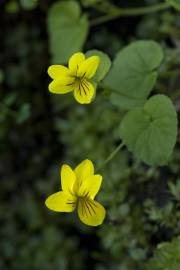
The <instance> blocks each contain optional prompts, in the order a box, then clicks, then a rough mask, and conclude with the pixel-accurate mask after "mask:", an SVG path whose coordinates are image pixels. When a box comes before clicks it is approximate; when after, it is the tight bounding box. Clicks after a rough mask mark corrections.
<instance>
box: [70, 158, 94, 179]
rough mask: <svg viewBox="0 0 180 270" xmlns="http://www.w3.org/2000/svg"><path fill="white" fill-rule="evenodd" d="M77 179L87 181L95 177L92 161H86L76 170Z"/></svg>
mask: <svg viewBox="0 0 180 270" xmlns="http://www.w3.org/2000/svg"><path fill="white" fill-rule="evenodd" d="M74 172H75V174H76V178H77V179H82V180H84V179H86V178H88V177H89V176H93V175H94V165H93V163H92V161H91V160H89V159H85V160H84V161H82V162H81V163H80V164H79V165H78V166H77V167H76V168H75V170H74Z"/></svg>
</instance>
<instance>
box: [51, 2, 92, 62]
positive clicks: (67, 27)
mask: <svg viewBox="0 0 180 270" xmlns="http://www.w3.org/2000/svg"><path fill="white" fill-rule="evenodd" d="M88 28H89V26H88V20H87V16H86V15H82V14H81V10H80V6H79V4H78V3H77V2H76V1H73V0H72V1H60V2H57V3H55V4H53V5H52V6H51V8H50V9H49V14H48V32H49V39H50V50H51V54H52V62H53V63H56V64H59V63H66V62H67V60H68V59H69V57H70V56H71V55H72V54H73V53H75V52H77V51H80V50H82V47H83V45H84V42H85V40H86V37H87V34H88Z"/></svg>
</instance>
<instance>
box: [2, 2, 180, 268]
mask: <svg viewBox="0 0 180 270" xmlns="http://www.w3.org/2000/svg"><path fill="white" fill-rule="evenodd" d="M60 2H62V1H58V2H57V1H50V0H44V1H43V0H39V1H38V0H36V1H35V0H34V1H33V0H17V1H15V0H9V1H8V0H4V1H3V0H1V1H0V48H1V49H0V97H1V101H0V175H1V178H0V181H1V186H0V199H1V203H0V269H2V270H81V269H82V270H84V269H85V270H86V269H95V270H105V269H112V270H137V269H138V270H145V269H147V270H150V269H151V270H156V269H157V270H170V269H171V270H179V269H180V238H178V235H179V234H180V165H179V164H180V145H179V140H178V142H177V145H176V148H175V151H174V153H173V157H172V160H171V162H170V164H169V166H168V167H161V168H151V167H148V166H146V165H144V164H143V163H139V162H138V161H136V160H135V159H134V157H133V156H132V154H131V153H129V152H128V151H127V150H126V149H123V150H122V151H121V152H120V153H119V154H118V155H117V156H116V157H115V158H114V160H113V161H112V162H111V163H109V164H108V165H107V166H106V167H105V168H104V169H103V170H102V171H101V173H102V174H103V179H104V181H103V186H102V189H101V192H100V193H99V196H98V199H99V201H100V202H102V204H103V205H104V206H105V207H106V209H107V218H106V220H105V222H104V223H103V225H101V226H100V227H97V228H90V227H87V226H85V225H83V224H81V223H80V221H79V220H78V218H77V216H76V214H70V215H68V214H62V213H61V214H59V213H54V212H51V211H49V210H48V209H46V208H45V206H44V201H45V199H46V197H47V196H48V195H49V194H51V193H54V192H55V191H57V190H58V189H60V179H59V168H60V165H61V164H63V163H68V164H70V165H72V166H75V165H76V164H78V163H79V162H81V161H82V160H84V159H86V158H89V159H92V160H93V161H94V162H95V164H96V165H97V166H98V165H99V164H100V163H101V162H102V161H103V160H104V159H105V158H106V157H107V156H108V155H109V154H110V153H111V152H112V151H113V150H114V148H115V147H116V145H118V144H119V142H120V141H119V137H118V132H117V127H118V125H119V123H120V121H121V118H122V116H123V112H121V111H120V110H119V109H117V108H116V107H114V106H113V105H111V103H110V102H109V98H108V93H106V92H104V91H103V90H102V89H100V90H99V91H98V93H97V97H96V99H95V100H94V102H93V103H92V104H90V105H89V106H81V105H80V104H78V103H76V102H75V101H74V99H73V98H72V96H71V95H63V96H60V95H52V94H50V93H49V92H48V84H49V81H50V80H49V78H48V75H47V68H48V66H49V65H50V64H51V63H54V64H55V59H56V61H57V63H61V62H63V61H65V60H66V58H65V59H62V57H64V56H65V54H64V53H63V54H62V53H61V52H62V48H64V50H65V52H66V48H65V45H64V43H63V40H64V39H66V35H67V32H66V31H72V28H71V27H70V30H69V29H67V30H66V29H65V28H64V29H63V30H62V29H59V28H58V27H57V25H56V23H57V22H56V20H58V18H61V17H63V16H64V17H65V19H64V21H66V20H69V19H70V16H67V15H66V14H63V15H62V13H61V14H58V12H59V10H57V9H56V8H55V7H57V6H54V5H56V4H57V3H60ZM66 2H68V0H67V1H66ZM76 2H77V3H78V4H79V7H80V8H81V12H82V13H83V16H85V17H84V20H86V23H87V25H86V26H83V27H85V28H83V27H82V29H81V28H80V30H81V31H82V32H83V31H84V32H83V33H84V34H83V37H81V40H79V41H77V43H78V42H79V44H77V47H78V46H79V48H82V50H83V51H87V50H88V49H99V50H102V51H104V52H106V53H107V54H108V55H109V56H110V57H111V59H113V57H114V55H115V54H116V53H117V51H119V50H120V49H121V48H122V47H123V46H125V45H127V44H129V42H131V41H133V40H138V39H153V40H156V41H158V42H159V43H160V44H161V45H162V47H163V48H164V50H165V51H166V59H165V63H164V67H163V68H164V69H165V70H168V71H169V75H168V76H166V77H164V78H161V79H159V80H158V83H157V85H156V88H155V90H154V92H155V93H156V92H157V93H165V94H167V95H169V96H171V97H172V99H173V101H174V104H175V106H176V109H177V111H178V112H179V110H180V100H179V93H180V77H179V73H178V72H177V69H178V68H179V67H180V15H179V14H180V13H179V12H178V11H176V10H175V9H173V8H168V9H165V10H162V11H161V12H157V13H150V14H147V15H143V16H135V17H119V18H117V19H115V20H110V21H107V22H105V23H100V24H98V23H96V22H97V21H96V19H97V18H99V17H100V16H102V15H103V14H102V13H103V12H102V11H101V10H100V8H102V7H103V5H105V4H106V5H107V7H108V5H112V4H115V5H117V6H119V7H123V8H129V7H139V6H146V5H147V6H148V5H155V4H159V3H162V2H163V1H156V0H147V1H141V0H133V1H131V0H129V1H127V0H124V1H123V0H122V1H121V0H119V1H110V0H109V1H107V0H105V1H97V0H82V1H76ZM102 3H103V4H102ZM99 7H100V8H99ZM53 10H54V11H53ZM107 11H108V9H107ZM60 12H61V11H60ZM64 17H63V18H64ZM80 18H82V15H80ZM89 21H90V24H89ZM76 25H78V22H77V24H75V26H76ZM70 26H72V24H71V23H70ZM53 27H54V28H53ZM73 31H76V29H74V30H73ZM78 31H79V30H78ZM78 31H77V33H76V34H75V36H74V40H75V41H76V38H77V40H78V38H79V37H80V36H81V33H82V32H81V31H80V33H79V32H78ZM68 34H70V35H71V34H72V36H73V33H71V32H68ZM69 42H70V41H69ZM69 45H71V46H70V50H71V49H72V48H73V47H72V46H73V44H71V43H70V44H69ZM74 46H75V45H74ZM67 54H68V53H67ZM58 57H59V59H61V60H60V61H58ZM57 63H56V64H57ZM174 69H176V72H173V70H174ZM97 123H98V124H97ZM164 242H167V243H164ZM157 246H158V247H157Z"/></svg>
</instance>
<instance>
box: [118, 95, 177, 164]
mask: <svg viewBox="0 0 180 270" xmlns="http://www.w3.org/2000/svg"><path fill="white" fill-rule="evenodd" d="M176 136H177V116H176V111H175V108H174V106H173V104H172V102H171V100H170V99H169V98H168V97H166V96H164V95H156V96H154V97H151V98H150V99H149V100H148V101H147V102H146V103H145V104H144V106H143V107H138V108H135V109H132V110H131V111H130V112H128V113H127V114H126V115H125V117H124V118H123V120H122V122H121V125H120V137H121V138H122V139H123V141H124V143H125V144H126V145H127V147H128V149H129V150H130V151H132V152H133V153H134V155H135V156H136V157H137V158H139V159H140V160H142V161H144V162H146V163H147V164H149V165H152V166H157V165H165V164H167V162H168V160H169V158H170V156H171V153H172V150H173V147H174V145H175V142H176Z"/></svg>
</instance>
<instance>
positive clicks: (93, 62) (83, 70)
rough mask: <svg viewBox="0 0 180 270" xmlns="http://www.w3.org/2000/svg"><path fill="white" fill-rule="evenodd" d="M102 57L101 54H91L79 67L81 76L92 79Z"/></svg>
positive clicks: (78, 73)
mask: <svg viewBox="0 0 180 270" xmlns="http://www.w3.org/2000/svg"><path fill="white" fill-rule="evenodd" d="M99 63H100V58H99V56H91V57H89V58H87V59H86V60H85V61H84V62H83V63H82V64H81V65H80V67H79V69H78V71H77V75H78V76H79V77H84V78H87V79H91V78H92V77H93V76H94V75H95V73H96V70H97V68H98V66H99Z"/></svg>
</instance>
